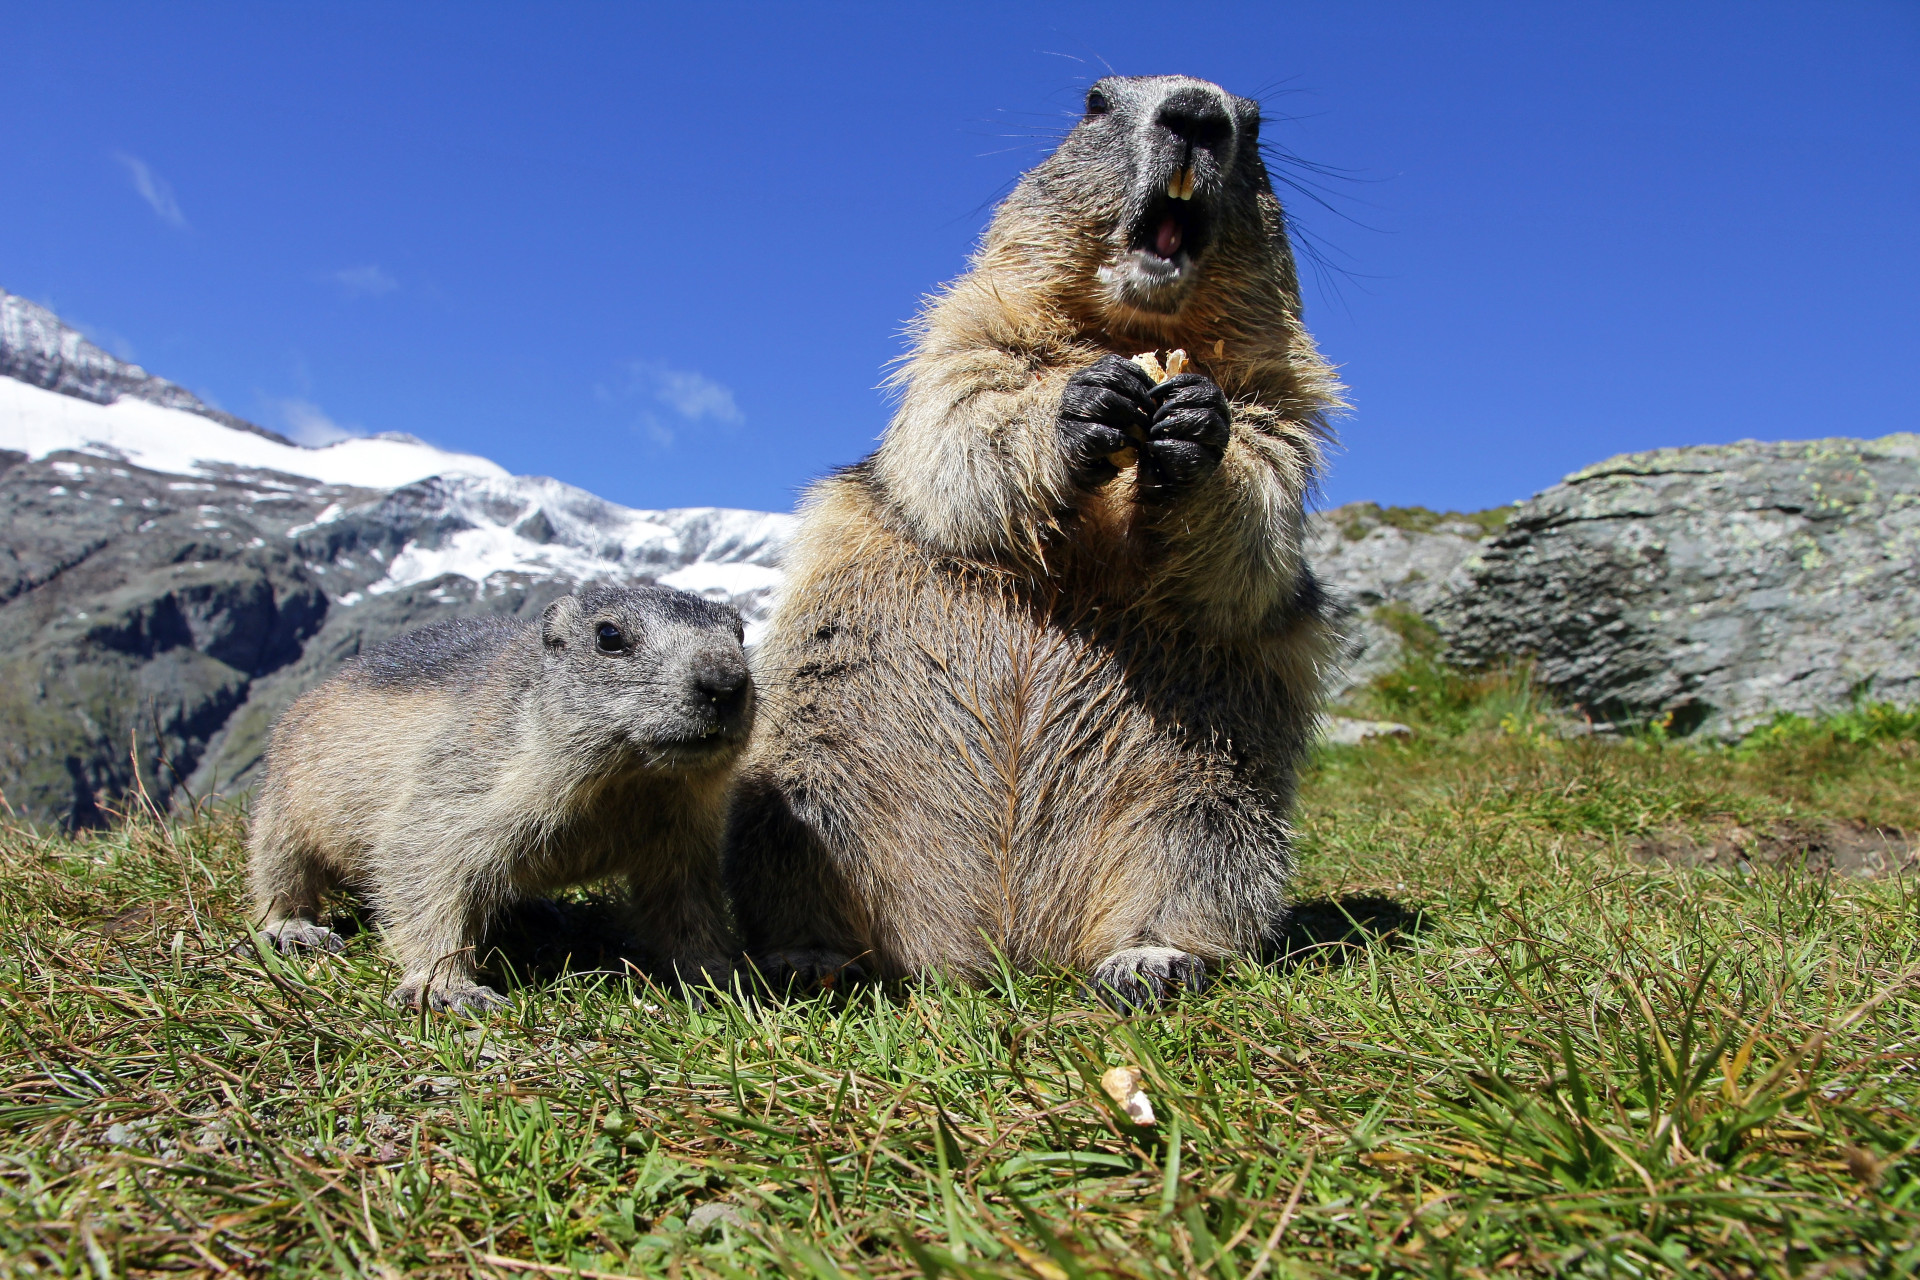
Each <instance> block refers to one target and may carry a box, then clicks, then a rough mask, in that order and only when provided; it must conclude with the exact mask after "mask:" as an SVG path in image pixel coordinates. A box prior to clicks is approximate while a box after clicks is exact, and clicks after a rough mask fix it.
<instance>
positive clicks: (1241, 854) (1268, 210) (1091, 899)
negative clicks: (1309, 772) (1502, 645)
mask: <svg viewBox="0 0 1920 1280" xmlns="http://www.w3.org/2000/svg"><path fill="white" fill-rule="evenodd" d="M1258 126H1259V109H1258V106H1257V104H1255V103H1253V102H1250V101H1248V100H1246V99H1243V98H1236V97H1234V96H1232V95H1230V94H1227V93H1225V92H1223V91H1222V90H1221V89H1219V88H1218V87H1216V86H1214V85H1211V84H1208V83H1206V82H1204V81H1198V80H1191V79H1187V78H1184V77H1153V78H1144V79H1122V78H1111V79H1106V80H1102V81H1100V82H1099V83H1098V84H1096V85H1095V86H1094V88H1093V90H1092V92H1091V93H1090V94H1089V95H1088V108H1087V114H1086V116H1085V118H1084V119H1082V120H1081V121H1080V122H1079V124H1078V125H1076V127H1075V128H1074V129H1073V131H1072V132H1071V133H1070V134H1069V135H1068V136H1067V138H1066V140H1065V141H1064V142H1063V143H1062V144H1061V145H1060V147H1059V148H1058V150H1056V151H1055V152H1054V154H1053V155H1052V156H1051V157H1050V158H1048V159H1047V160H1046V161H1045V162H1044V163H1042V164H1041V165H1040V166H1039V167H1037V168H1035V169H1034V170H1032V171H1031V172H1029V173H1028V174H1027V175H1026V176H1025V177H1024V178H1023V179H1022V180H1021V181H1020V183H1019V185H1018V186H1017V187H1016V188H1015V190H1014V191H1013V193H1012V194H1011V195H1010V196H1009V197H1008V198H1007V200H1006V201H1005V203H1004V204H1003V205H1002V206H1001V207H1000V209H999V211H998V212H997V213H996V215H995V217H994V219H993V222H992V225H991V226H990V227H989V228H988V230H987V232H986V236H985V240H984V242H983V244H982V246H981V248H980V250H979V251H978V253H977V255H976V256H975V258H974V260H973V264H972V268H971V270H970V271H969V272H968V273H967V274H966V275H965V276H963V277H961V278H960V279H959V280H957V281H955V282H954V283H953V284H952V285H950V286H949V287H948V288H947V289H946V291H945V292H944V293H942V294H941V295H940V296H939V297H937V298H935V299H933V300H931V301H930V303H929V304H928V306H927V308H926V310H925V311H924V313H923V314H922V315H921V317H920V319H919V321H918V322H917V325H916V327H915V330H914V336H915V344H914V350H913V354H912V357H911V359H910V360H909V362H908V363H907V364H906V365H905V366H904V368H903V369H902V370H901V371H900V373H899V374H898V375H897V378H896V382H897V385H898V386H899V387H900V388H901V389H902V392H903V395H902V400H901V404H900V408H899V411H898V413H897V414H896V416H895V417H894V419H893V421H892V423H891V424H890V425H889V427H888V429H887V432H886V435H885V437H884V439H883V442H882V443H881V446H880V448H879V449H878V450H877V451H876V452H875V453H874V454H873V456H871V457H870V458H868V459H867V460H866V461H865V462H863V463H861V464H859V465H858V466H855V467H852V468H850V469H848V470H846V471H844V472H842V473H840V474H838V475H836V476H834V477H832V478H830V479H828V480H825V481H822V482H821V483H819V484H817V485H816V486H815V487H814V488H813V490H812V491H811V492H810V494H809V495H808V498H807V501H806V504H805V508H804V519H803V523H802V526H801V529H800V531H799V533H798V535H797V539H796V542H795V544H794V545H793V547H792V549H791V550H790V552H789V561H788V569H787V572H788V580H787V586H786V590H785V594H784V599H783V602H782V603H781V604H780V606H779V609H778V613H777V616H776V618H775V620H774V622H773V625H772V627H771V629H770V631H769V634H768V636H767V637H766V639H765V641H764V642H763V643H762V644H761V646H760V647H759V649H758V652H757V656H756V658H755V667H756V672H757V676H756V678H757V680H758V682H759V686H760V690H761V699H762V701H761V712H760V721H759V731H758V732H757V733H756V735H755V738H754V742H753V745H752V747H751V748H750V750H749V753H748V760H747V762H746V764H745V766H744V769H743V773H742V777H741V781H740V783H739V786H738V790H737V792H736V796H735V801H734V808H733V814H732V818H731V821H730V823H729V831H728V837H727V842H728V843H727V871H728V877H729V884H730V888H731V890H732V893H733V896H734V905H735V910H736V912H737V913H738V915H739V917H740V921H741V924H742V927H743V929H744V930H745V933H746V940H747V945H748V950H749V954H750V956H751V957H752V958H753V959H754V960H755V962H756V963H757V964H758V965H759V966H760V967H761V968H762V970H763V971H766V972H768V973H769V974H770V975H772V976H776V977H778V976H782V975H788V976H790V975H792V974H794V973H796V972H797V973H799V974H801V975H803V976H814V975H819V974H821V973H822V972H824V971H826V970H828V969H831V968H832V967H834V966H836V965H838V964H841V963H842V962H844V961H846V960H849V959H852V960H857V962H858V964H859V965H860V966H862V967H863V968H865V969H868V970H871V971H875V972H877V973H878V974H879V975H882V976H899V975H910V974H915V973H920V972H923V971H926V970H929V969H943V970H947V971H950V972H955V973H958V974H961V975H966V974H975V973H979V972H981V971H982V970H984V969H986V968H988V967H989V966H990V965H991V964H992V963H993V958H992V953H993V951H994V950H998V951H999V952H1000V953H1001V954H1003V955H1004V956H1005V957H1006V958H1007V959H1008V960H1009V961H1011V962H1012V963H1013V964H1015V965H1016V966H1023V967H1025V966H1032V965H1035V964H1041V963H1058V964H1064V965H1068V966H1072V967H1075V968H1078V969H1081V970H1083V971H1085V970H1091V971H1093V976H1094V979H1095V981H1096V983H1097V984H1099V985H1101V986H1103V987H1104V988H1107V989H1109V990H1110V991H1111V992H1113V993H1114V994H1117V995H1118V996H1119V997H1120V998H1121V999H1124V1000H1132V1001H1142V1000H1149V999H1153V998H1157V997H1160V996H1163V995H1165V994H1166V993H1167V992H1168V991H1169V990H1170V989H1172V988H1173V987H1176V986H1181V985H1187V986H1197V985H1198V984H1199V982H1200V981H1201V979H1202V976H1203V973H1204V966H1205V965H1206V964H1207V963H1209V962H1214V961H1218V960H1220V959H1222V958H1224V957H1228V956H1232V955H1237V954H1245V953H1248V952H1251V951H1254V950H1255V949H1256V948H1257V946H1258V945H1259V944H1260V942H1261V941H1262V939H1263V937H1264V936H1267V935H1269V934H1270V932H1271V931H1272V930H1273V929H1274V927H1275V926H1276V925H1277V923H1278V921H1279V919H1280V917H1281V915H1282V913H1283V911H1284V898H1283V894H1284V889H1285V885H1286V882H1287V878H1288V874H1289V871H1290V852H1289V833H1288V827H1287V812H1288V809H1289V806H1290V804H1291V802H1292V798H1293V791H1294V772H1295V766H1296V763H1297V761H1298V760H1299V758H1300V756H1301V753H1302V752H1303V751H1304V750H1305V749H1306V747H1307V744H1308V741H1309V736H1310V733H1311V726H1312V723H1313V720H1314V717H1315V714H1316V703H1317V699H1318V696H1319V691H1320V687H1321V666H1322V663H1323V662H1324V661H1325V660H1326V658H1327V656H1328V652H1329V644H1328V626H1327V623H1326V621H1325V620H1324V618H1323V616H1322V614H1323V610H1322V604H1321V597H1320V593H1319V589H1318V586H1317V584H1316V583H1315V581H1314V578H1313V576H1312V574H1311V573H1310V572H1309V570H1308V569H1307V566H1306V565H1305V564H1304V563H1303V561H1302V558H1301V548H1302V519H1303V500H1304V495H1305V494H1306V492H1307V490H1308V488H1309V485H1310V483H1311V480H1312V477H1313V474H1314V468H1315V465H1316V460H1317V456H1318V454H1317V447H1318V444H1319V442H1320V440H1321V439H1322V437H1323V436H1324V434H1325V415H1326V414H1327V412H1328V411H1329V410H1330V409H1332V408H1334V407H1336V406H1337V405H1338V404H1339V399H1338V392H1339V388H1338V387H1337V386H1336V385H1335V382H1334V380H1333V377H1332V373H1331V370H1330V369H1329V367H1328V366H1327V364H1326V363H1325V362H1324V361H1323V360H1322V359H1321V357H1320V355H1319V354H1318V352H1317V351H1316V350H1315V348H1314V345H1313V341H1312V339H1311V338H1310V337H1309V336H1308V334H1307V332H1306V330H1305V329H1304V328H1303V327H1302V325H1301V320H1300V300H1299V288H1298V284H1297V280H1296V276H1295V270H1294V264H1293V258H1292V254H1291V252H1290V250H1289V248H1288V241H1287V231H1286V224H1285V218H1284V215H1283V213H1282V211H1281V207H1280V203H1279V201H1278V200H1277V199H1276V198H1275V197H1274V194H1273V190H1272V186H1271V184H1270V181H1269V179H1268V175H1267V171H1266V168H1265V166H1264V164H1263V162H1262V159H1261V155H1260V151H1259V144H1258V140H1257V131H1258ZM1175 348H1179V349H1183V350H1185V351H1186V352H1187V353H1188V354H1189V356H1190V358H1191V359H1192V361H1193V363H1194V365H1195V366H1196V367H1197V372H1193V373H1189V374H1186V375H1183V376H1180V377H1175V378H1172V379H1170V380H1168V381H1167V382H1165V383H1162V384H1160V385H1159V386H1157V387H1156V386H1154V385H1153V384H1152V381H1151V379H1149V378H1147V377H1146V375H1144V374H1142V373H1141V372H1140V371H1139V370H1138V368H1137V367H1136V366H1134V365H1133V364H1131V363H1129V362H1128V361H1126V360H1125V359H1123V358H1122V357H1125V356H1128V355H1131V354H1134V353H1139V352H1145V351H1152V350H1171V349H1175ZM1134 450H1137V457H1138V462H1137V464H1135V463H1134V462H1133V459H1134V458H1135V456H1136V454H1135V452H1133V451H1134Z"/></svg>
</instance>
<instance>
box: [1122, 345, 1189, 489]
mask: <svg viewBox="0 0 1920 1280" xmlns="http://www.w3.org/2000/svg"><path fill="white" fill-rule="evenodd" d="M1133 362H1134V363H1135V364H1137V365H1139V366H1140V369H1141V371H1142V372H1143V373H1145V374H1146V375H1147V376H1148V377H1149V378H1152V379H1153V384H1154V385H1155V386H1156V387H1157V386H1159V385H1160V384H1161V383H1163V382H1165V381H1166V380H1167V379H1168V378H1171V377H1173V376H1174V375H1176V374H1181V373H1185V372H1187V371H1188V370H1189V369H1191V368H1192V367H1193V365H1192V363H1191V362H1190V361H1188V359H1187V353H1186V352H1185V351H1183V350H1181V349H1180V348H1178V347H1175V348H1174V349H1173V350H1172V351H1169V352H1167V358H1166V359H1165V360H1164V361H1163V360H1161V359H1160V353H1159V352H1158V351H1142V352H1141V353H1140V354H1139V355H1137V356H1135V357H1133ZM1128 434H1129V435H1131V436H1132V437H1133V438H1134V439H1135V440H1137V441H1139V442H1140V443H1141V444H1144V443H1146V439H1147V437H1146V433H1145V432H1143V431H1138V430H1135V431H1130V432H1128ZM1139 460H1140V450H1139V448H1138V447H1137V446H1129V447H1128V448H1125V449H1120V450H1117V451H1115V452H1113V453H1110V454H1108V455H1107V461H1108V462H1111V463H1112V464H1113V465H1114V466H1116V467H1119V468H1121V469H1122V470H1124V469H1125V468H1127V467H1130V466H1132V465H1133V464H1134V463H1136V462H1138V461H1139Z"/></svg>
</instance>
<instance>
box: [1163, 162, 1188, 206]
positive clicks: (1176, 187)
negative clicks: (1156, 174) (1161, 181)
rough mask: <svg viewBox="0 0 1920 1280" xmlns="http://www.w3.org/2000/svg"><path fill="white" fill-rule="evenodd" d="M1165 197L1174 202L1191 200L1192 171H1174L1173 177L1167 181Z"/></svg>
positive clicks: (1186, 169)
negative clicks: (1170, 198)
mask: <svg viewBox="0 0 1920 1280" xmlns="http://www.w3.org/2000/svg"><path fill="white" fill-rule="evenodd" d="M1167 195H1168V196H1170V197H1172V198H1173V199H1175V200H1191V199H1193V170H1192V169H1191V168H1184V169H1175V170H1174V171H1173V177H1171V178H1169V179H1167Z"/></svg>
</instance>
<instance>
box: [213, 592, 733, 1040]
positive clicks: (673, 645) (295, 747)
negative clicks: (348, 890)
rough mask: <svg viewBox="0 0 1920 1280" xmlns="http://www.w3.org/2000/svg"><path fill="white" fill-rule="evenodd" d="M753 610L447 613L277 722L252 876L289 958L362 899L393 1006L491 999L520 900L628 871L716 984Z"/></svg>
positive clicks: (695, 965) (685, 969) (640, 598)
mask: <svg viewBox="0 0 1920 1280" xmlns="http://www.w3.org/2000/svg"><path fill="white" fill-rule="evenodd" d="M740 638H741V629H740V615H739V614H737V613H735V612H734V611H733V610H732V609H729V608H727V607H725V606H724V605H716V604H710V603H708V602H707V601H705V600H702V599H700V598H699V597H698V596H692V595H688V594H686V593H685V592H682V591H670V590H668V589H667V588H665V587H643V588H638V589H634V590H617V589H611V588H605V587H600V588H590V589H587V590H584V591H582V592H580V593H579V594H578V595H572V596H563V597H562V598H560V599H558V600H556V601H554V602H553V603H552V604H550V605H548V606H547V609H546V612H545V614H544V615H542V617H541V619H540V623H539V625H538V626H532V625H528V624H524V623H518V622H513V621H511V620H508V619H505V618H470V619H466V620H464V621H460V622H448V623H442V624H440V625H438V626H432V627H427V628H425V629H424V630H420V631H414V632H410V633H408V634H407V635H404V636H400V637H399V638H397V639H395V640H393V641H390V642H389V643H387V644H385V645H382V646H381V647H379V648H377V649H373V650H370V651H369V652H367V653H365V654H363V655H361V656H360V657H359V658H356V659H355V660H354V661H352V662H350V663H348V664H347V665H346V667H344V668H343V669H342V670H341V671H340V672H339V673H338V674H336V675H335V676H333V677H332V678H331V679H329V680H328V681H327V682H326V683H325V684H322V685H321V686H320V687H319V688H317V689H314V690H312V691H311V692H309V693H306V694H303V695H302V696H301V697H300V698H299V700H298V701H296V702H295V703H294V704H293V705H292V706H291V707H289V708H287V712H286V714H285V715H283V716H282V717H281V718H280V721H279V723H278V724H276V725H275V726H274V730H273V738H272V741H271V743H270V745H269V746H268V748H267V777H266V782H265V783H264V784H263V785H262V786H261V788H260V795H259V799H258V800H257V801H256V803H255V806H254V817H253V833H252V838H251V840H250V841H249V849H248V853H249V857H248V862H249V871H250V876H251V880H252V885H253V899H254V906H255V909H256V911H257V912H258V913H259V919H260V920H261V922H262V923H261V932H262V933H264V934H266V935H267V936H268V937H270V938H272V939H274V940H275V942H277V943H278V944H279V946H280V948H281V949H282V950H289V949H292V948H294V947H300V946H307V947H324V948H326V949H328V950H337V949H339V947H340V946H341V945H342V943H341V941H340V939H339V938H338V936H337V935H335V934H334V933H333V932H332V931H331V930H328V929H326V928H323V927H322V926H320V925H319V924H318V923H316V920H315V913H316V911H317V910H318V907H319V902H320V895H321V893H322V892H323V891H324V890H325V889H327V888H328V887H329V886H330V885H333V884H337V883H345V884H349V885H352V886H354V887H356V888H359V889H360V890H362V891H363V892H365V893H366V894H367V896H368V898H369V899H370V901H371V904H372V907H373V910H374V913H375V915H376V916H378V918H379V920H380V923H381V925H382V926H383V928H384V930H385V932H386V938H387V942H388V945H389V946H391V947H392V949H393V952H394V955H395V956H396V957H397V958H398V959H399V961H400V964H401V967H402V969H403V971H404V972H403V974H402V976H401V979H400V986H399V988H398V989H397V990H396V991H395V992H394V993H393V994H394V999H395V1000H396V1001H397V1002H399V1003H401V1004H405V1005H413V1006H417V1005H418V1004H419V1003H420V1002H421V1001H422V1000H423V999H424V1000H425V1001H426V1003H427V1004H428V1005H430V1006H431V1007H433V1008H449V1007H461V1006H474V1007H478V1008H485V1007H487V1006H488V1005H491V1004H493V1003H495V1002H497V1001H498V1000H500V998H501V997H500V996H499V995H498V994H496V993H495V992H493V991H491V990H489V989H488V988H486V987H483V986H480V985H479V984H478V983H477V982H476V981H475V977H474V954H473V950H474V947H475V946H476V945H477V944H478V942H479V940H480V935H481V932H482V930H483V929H484V928H485V926H486V923H487V920H488V918H489V917H490V916H491V915H492V914H493V913H494V912H495V911H497V910H498V909H499V908H501V907H502V906H505V905H506V904H507V903H509V902H512V901H515V900H518V899H521V898H525V897H529V896H533V895H537V894H540V893H543V892H546V891H549V890H552V889H557V888H560V887H562V886H564V885H570V884H578V883H580V882H582V881H587V880H597V879H600V878H601V877H604V876H611V875H623V876H625V877H627V880H628V883H629V886H630V887H631V889H632V896H633V905H632V911H633V917H634V918H633V925H634V929H635V933H636V936H637V937H638V939H639V940H640V941H641V943H642V945H644V946H647V947H649V948H650V949H651V950H653V951H654V952H655V953H656V954H657V955H658V957H659V958H660V959H661V960H662V961H664V962H666V963H668V964H670V965H672V966H674V967H675V968H676V969H677V971H678V972H679V974H680V976H681V977H682V978H683V979H685V980H687V981H699V980H700V979H701V978H702V977H703V976H704V977H707V978H712V979H717V980H721V981H724V980H725V977H726V975H727V974H728V973H729V972H730V969H731V966H730V964H729V962H728V960H727V956H728V955H729V954H730V952H731V950H732V942H731V938H730V936H729V931H728V926H727V916H726V908H725V903H724V900H723V896H722V893H721V887H720V875H719V870H720V868H719V856H720V836H721V832H722V829H723V827H724V824H725V810H726V789H727V783H728V780H729V778H730V776H731V773H732V765H733V763H734V761H735V759H736V758H737V757H738V755H739V752H740V749H741V747H742V746H743V745H744V744H745V741H746V738H747V734H748V730H749V728H750V726H751V723H752V711H753V684H752V681H751V679H750V678H749V677H748V674H747V664H746V656H745V654H744V652H743V651H742V649H741V647H740Z"/></svg>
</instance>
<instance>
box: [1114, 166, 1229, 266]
mask: <svg viewBox="0 0 1920 1280" xmlns="http://www.w3.org/2000/svg"><path fill="white" fill-rule="evenodd" d="M1192 173H1193V171H1192V170H1191V169H1185V170H1181V171H1180V172H1178V173H1176V174H1174V176H1173V177H1172V178H1171V179H1170V180H1169V181H1168V183H1167V187H1166V189H1165V190H1162V191H1160V192H1159V193H1158V194H1156V195H1155V196H1154V197H1153V199H1152V200H1149V201H1148V202H1147V207H1146V209H1145V211H1144V212H1142V213H1141V215H1140V219H1139V221H1138V222H1136V223H1134V225H1133V232H1132V234H1131V235H1129V236H1128V237H1127V247H1128V248H1130V249H1134V250H1138V251H1140V252H1142V253H1150V254H1152V255H1153V256H1154V257H1156V258H1163V259H1165V260H1166V261H1168V262H1171V261H1173V260H1174V258H1175V257H1177V256H1178V255H1179V254H1181V253H1182V252H1184V253H1185V254H1186V255H1187V258H1188V259H1189V260H1192V259H1195V258H1198V257H1199V256H1200V255H1201V253H1203V252H1204V251H1205V250H1206V247H1207V238H1208V233H1209V232H1210V231H1211V228H1210V227H1209V226H1208V220H1207V206H1206V203H1205V201H1203V200H1200V199H1196V198H1195V197H1194V195H1193V178H1192ZM1175 191H1179V192H1181V193H1182V195H1179V196H1176V195H1175V194H1174V192H1175Z"/></svg>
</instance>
